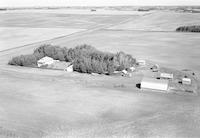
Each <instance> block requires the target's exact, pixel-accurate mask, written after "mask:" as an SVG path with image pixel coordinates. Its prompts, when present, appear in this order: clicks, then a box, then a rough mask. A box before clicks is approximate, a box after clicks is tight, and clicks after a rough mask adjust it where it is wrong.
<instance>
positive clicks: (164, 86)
mask: <svg viewBox="0 0 200 138" xmlns="http://www.w3.org/2000/svg"><path fill="white" fill-rule="evenodd" d="M168 85H169V81H168V80H158V79H154V78H143V79H142V81H141V85H140V88H141V89H151V90H158V91H167V90H168Z"/></svg>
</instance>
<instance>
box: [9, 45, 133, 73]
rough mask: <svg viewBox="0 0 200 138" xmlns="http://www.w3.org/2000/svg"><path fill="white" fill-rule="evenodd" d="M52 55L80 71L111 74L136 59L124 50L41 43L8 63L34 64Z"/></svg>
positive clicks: (129, 65) (127, 66)
mask: <svg viewBox="0 0 200 138" xmlns="http://www.w3.org/2000/svg"><path fill="white" fill-rule="evenodd" d="M45 56H48V57H52V58H53V59H55V60H60V61H66V62H72V63H73V69H74V70H75V71H78V72H82V73H99V74H106V73H108V74H111V73H113V72H114V71H115V70H117V71H120V70H123V69H127V68H130V67H131V66H133V65H134V64H135V62H136V60H135V59H134V58H133V57H132V56H131V55H128V54H125V53H124V52H119V53H117V54H113V53H108V52H101V51H99V50H97V49H95V48H94V47H92V46H90V45H81V46H77V47H75V48H69V49H68V48H65V47H64V48H61V47H59V46H53V45H42V46H40V47H39V48H37V49H35V50H34V52H33V54H32V55H21V56H18V57H14V58H13V59H12V60H10V61H9V64H10V65H19V66H35V65H36V63H37V60H39V59H41V58H42V57H45Z"/></svg>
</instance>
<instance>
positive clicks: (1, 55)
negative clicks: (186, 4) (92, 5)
mask: <svg viewBox="0 0 200 138" xmlns="http://www.w3.org/2000/svg"><path fill="white" fill-rule="evenodd" d="M160 14H161V15H162V13H160ZM182 14H183V13H182ZM182 14H181V15H182ZM153 15H155V16H156V17H155V18H157V15H158V14H149V15H145V16H143V15H131V16H130V15H115V16H111V15H87V14H85V15H78V14H76V15H72V14H58V13H56V14H47V13H43V14H42V13H41V14H36V13H28V14H27V13H13V11H12V13H6V12H2V13H0V17H1V19H2V20H1V21H0V26H1V27H11V28H12V27H24V28H27V30H29V29H31V28H36V29H37V28H51V29H54V28H57V29H64V28H65V29H68V28H71V29H86V31H84V32H82V31H80V32H77V33H76V34H75V35H69V36H68V35H67V36H63V37H60V38H56V39H52V40H47V41H45V42H39V43H34V44H31V45H27V46H26V47H20V48H17V49H12V50H8V51H3V52H0V137H6V138H68V137H69V138H70V137H71V138H74V137H81V138H82V137H83V138H95V137H96V138H102V137H105V138H108V137H109V138H110V137H111V138H112V137H113V138H116V137H117V138H123V137H124V138H132V137H136V138H138V137H141V138H143V137H144V138H146V137H149V138H155V137H162V138H163V137H167V138H168V137H170V138H188V137H190V138H198V137H199V136H200V132H199V129H200V104H199V100H200V97H199V96H191V95H180V94H167V93H153V92H148V91H146V92H142V91H140V90H139V89H138V88H136V87H135V85H136V84H137V83H138V82H140V80H141V78H142V77H143V74H142V73H140V72H138V73H136V75H135V76H134V77H133V78H126V77H117V76H114V77H110V76H105V75H99V76H92V75H87V74H79V73H66V72H62V71H55V70H44V69H35V68H26V67H15V66H8V65H7V62H8V60H9V59H11V58H12V57H13V56H16V55H20V54H27V53H32V52H33V49H35V48H36V47H38V46H39V45H40V44H43V43H50V44H56V45H61V46H66V47H74V46H76V45H78V44H83V43H87V44H91V45H93V46H94V47H96V48H97V49H99V50H103V51H110V52H117V51H120V50H122V51H124V52H127V53H130V54H131V55H133V57H137V58H144V59H148V60H151V61H154V62H157V63H158V64H161V65H164V66H166V67H171V68H176V69H185V68H187V69H192V70H194V71H196V72H198V73H199V69H200V65H199V64H198V59H199V58H200V57H199V55H200V54H199V50H200V47H199V45H198V43H199V41H200V40H199V34H193V33H176V32H158V31H155V32H152V31H148V29H147V30H144V31H133V30H132V31H131V30H127V28H125V27H123V29H122V30H121V28H120V27H119V26H123V25H124V26H127V25H126V24H127V23H129V22H133V20H136V23H137V22H138V19H140V18H141V19H143V18H145V17H148V16H151V17H153ZM168 15H170V16H173V15H174V16H178V15H180V14H179V13H174V12H170V13H169V14H168ZM185 15H187V16H186V18H185V22H187V21H191V19H193V17H194V16H195V15H198V14H188V13H185ZM160 17H162V19H160V20H161V21H160V22H162V20H164V17H165V16H160ZM167 17H168V16H166V18H167ZM22 19H23V20H22ZM167 19H171V20H172V19H173V21H168V23H174V18H167ZM37 20H38V21H37ZM149 20H150V19H149ZM79 21H80V22H81V24H80V25H77V23H79ZM91 21H92V22H93V21H94V24H93V23H91V24H90V22H91ZM176 21H177V22H179V20H176ZM141 22H142V21H141ZM152 22H153V21H152ZM165 22H167V21H166V20H164V21H163V23H162V25H165ZM183 22H184V20H183ZM194 22H196V21H195V18H194ZM65 23H66V24H65ZM110 25H111V26H114V25H116V28H114V27H112V29H110ZM143 25H145V23H144V22H143ZM101 26H102V27H101ZM146 26H148V23H147V24H146ZM169 26H172V25H169ZM107 27H109V29H108V28H107ZM95 28H96V29H95ZM153 28H154V27H153ZM164 28H165V27H164ZM13 29H15V28H13ZM51 29H50V30H48V29H47V30H48V31H49V33H51ZM87 29H88V30H87ZM136 29H137V28H136ZM139 29H140V28H139V27H138V30H139ZM11 30H12V29H10V30H9V29H8V32H7V34H8V35H7V38H11V39H7V40H6V39H4V40H5V42H4V43H6V44H9V43H8V42H9V41H12V37H13V34H15V33H12V32H11ZM41 30H43V29H41ZM156 30H159V29H156ZM161 30H162V29H161ZM167 30H168V29H167ZM169 30H170V29H169ZM169 30H168V31H169ZM48 31H47V32H48ZM54 31H55V30H54ZM54 31H53V32H54ZM63 31H64V30H63ZM26 32H27V33H28V35H30V33H29V31H25V30H24V33H23V30H21V31H20V33H19V34H22V36H23V37H24V35H26ZM38 32H39V31H38ZM39 33H41V32H39ZM10 34H11V35H10ZM17 34H18V33H17ZM33 34H35V32H34V33H33ZM31 37H32V36H31ZM31 37H30V38H31ZM33 38H34V39H36V38H35V36H33ZM18 39H19V40H18ZM20 39H21V40H23V41H25V40H24V39H23V38H21V36H18V38H17V37H16V38H13V40H16V44H15V46H14V45H13V48H14V47H16V46H17V45H18V43H20ZM8 40H9V41H8ZM29 40H31V41H32V39H29ZM1 42H2V39H1ZM27 42H28V41H27ZM13 44H14V43H13ZM1 48H2V47H1ZM4 49H5V47H4ZM121 86H123V87H121Z"/></svg>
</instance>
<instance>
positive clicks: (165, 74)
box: [160, 73, 174, 79]
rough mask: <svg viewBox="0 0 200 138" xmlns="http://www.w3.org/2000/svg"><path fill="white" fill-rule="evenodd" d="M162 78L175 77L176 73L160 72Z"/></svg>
mask: <svg viewBox="0 0 200 138" xmlns="http://www.w3.org/2000/svg"><path fill="white" fill-rule="evenodd" d="M160 78H162V79H173V78H174V75H173V74H170V73H160Z"/></svg>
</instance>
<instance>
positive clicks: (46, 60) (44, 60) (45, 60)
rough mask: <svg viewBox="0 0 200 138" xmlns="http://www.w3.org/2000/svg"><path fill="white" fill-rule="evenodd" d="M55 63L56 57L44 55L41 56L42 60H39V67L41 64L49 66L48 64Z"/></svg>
mask: <svg viewBox="0 0 200 138" xmlns="http://www.w3.org/2000/svg"><path fill="white" fill-rule="evenodd" d="M53 63H54V59H53V58H51V57H47V56H46V57H43V58H41V59H40V60H38V61H37V65H38V67H41V66H48V65H51V64H53Z"/></svg>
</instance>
